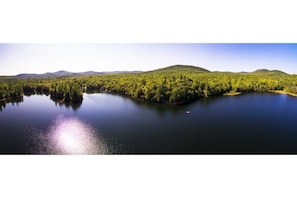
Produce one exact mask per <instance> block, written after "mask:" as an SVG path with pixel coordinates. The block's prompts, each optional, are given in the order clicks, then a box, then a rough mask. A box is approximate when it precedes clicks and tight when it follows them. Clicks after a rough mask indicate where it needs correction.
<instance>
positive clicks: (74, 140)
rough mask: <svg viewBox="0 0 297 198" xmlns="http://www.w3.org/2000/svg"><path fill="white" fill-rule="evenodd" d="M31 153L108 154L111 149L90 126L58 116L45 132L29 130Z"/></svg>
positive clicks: (71, 118)
mask: <svg viewBox="0 0 297 198" xmlns="http://www.w3.org/2000/svg"><path fill="white" fill-rule="evenodd" d="M30 133H31V134H30V138H31V141H32V142H33V146H32V148H31V152H32V153H39V154H108V153H111V152H112V151H111V149H109V148H108V146H107V143H106V142H105V141H104V139H103V137H101V136H99V135H98V134H99V133H98V131H96V130H95V129H94V128H93V127H92V126H91V125H90V124H88V123H86V122H84V121H82V120H79V119H78V118H74V117H70V118H66V117H63V116H59V117H58V118H57V119H56V120H55V121H54V122H53V123H52V125H51V126H50V127H49V129H48V130H46V131H39V130H31V132H30Z"/></svg>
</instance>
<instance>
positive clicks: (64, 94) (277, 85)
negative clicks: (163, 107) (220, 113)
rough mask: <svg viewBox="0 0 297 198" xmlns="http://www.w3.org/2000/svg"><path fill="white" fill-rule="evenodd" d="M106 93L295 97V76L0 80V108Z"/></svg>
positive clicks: (161, 72) (152, 74) (182, 71)
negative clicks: (27, 99)
mask: <svg viewBox="0 0 297 198" xmlns="http://www.w3.org/2000/svg"><path fill="white" fill-rule="evenodd" d="M94 92H109V93H115V94H120V95H127V96H129V97H131V98H133V99H137V100H143V101H144V100H148V101H154V102H159V103H170V104H184V103H189V102H192V101H195V100H197V99H199V98H204V97H210V96H220V95H237V94H240V93H247V92H276V93H288V94H290V95H295V96H296V94H297V75H292V74H287V73H284V72H282V71H279V70H266V69H260V70H256V71H254V72H240V73H232V72H211V71H208V70H206V69H203V68H201V67H195V66H186V65H174V66H169V67H166V68H162V69H158V70H154V71H148V72H138V73H137V72H135V73H118V74H91V75H81V76H77V75H75V76H72V75H69V76H59V77H42V78H38V77H37V78H18V77H16V76H2V77H0V103H1V104H5V103H7V102H11V101H15V100H20V99H22V97H23V96H24V95H26V96H29V95H33V94H45V95H50V97H51V99H53V100H55V101H58V102H61V103H81V102H82V100H83V93H94Z"/></svg>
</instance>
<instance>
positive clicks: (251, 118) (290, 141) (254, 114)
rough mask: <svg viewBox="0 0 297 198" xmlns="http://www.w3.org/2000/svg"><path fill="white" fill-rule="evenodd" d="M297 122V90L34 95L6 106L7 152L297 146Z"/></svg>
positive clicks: (2, 135)
mask: <svg viewBox="0 0 297 198" xmlns="http://www.w3.org/2000/svg"><path fill="white" fill-rule="evenodd" d="M188 110H189V111H190V114H187V113H186V111H188ZM296 126H297V98H295V97H291V96H287V95H278V94H269V93H265V94H247V95H241V96H229V97H215V98H207V99H201V100H199V101H197V102H195V103H191V104H188V105H181V106H175V105H165V104H156V103H150V102H139V101H134V100H131V99H129V98H126V97H122V96H117V95H111V94H103V93H99V94H84V100H83V103H82V104H81V105H78V106H75V107H74V106H65V105H62V104H57V103H55V102H53V101H52V100H50V98H49V97H48V96H44V95H34V96H30V97H27V96H24V100H23V102H20V103H18V104H16V103H14V104H12V103H9V104H6V106H5V108H3V109H2V111H1V112H0V153H2V154H205V153H215V154H228V153H232V154H236V153H239V154H246V153H261V154H265V153H273V154H278V153H295V154H296V153H297V130H296Z"/></svg>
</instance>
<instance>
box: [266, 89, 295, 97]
mask: <svg viewBox="0 0 297 198" xmlns="http://www.w3.org/2000/svg"><path fill="white" fill-rule="evenodd" d="M270 92H272V93H276V94H286V95H289V96H293V97H297V94H294V93H290V92H287V91H284V90H271V91H270Z"/></svg>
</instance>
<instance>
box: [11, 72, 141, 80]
mask: <svg viewBox="0 0 297 198" xmlns="http://www.w3.org/2000/svg"><path fill="white" fill-rule="evenodd" d="M139 72H140V71H112V72H94V71H86V72H68V71H64V70H60V71H57V72H47V73H44V74H34V73H24V74H18V75H16V76H13V77H15V78H19V79H26V78H53V77H64V76H65V77H68V76H90V75H100V74H121V73H139Z"/></svg>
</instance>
